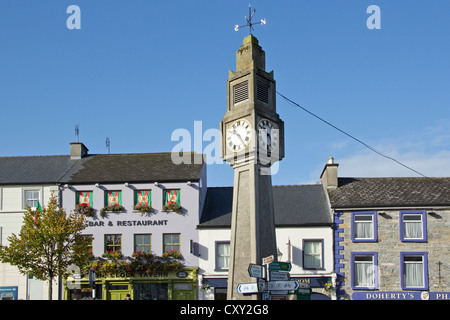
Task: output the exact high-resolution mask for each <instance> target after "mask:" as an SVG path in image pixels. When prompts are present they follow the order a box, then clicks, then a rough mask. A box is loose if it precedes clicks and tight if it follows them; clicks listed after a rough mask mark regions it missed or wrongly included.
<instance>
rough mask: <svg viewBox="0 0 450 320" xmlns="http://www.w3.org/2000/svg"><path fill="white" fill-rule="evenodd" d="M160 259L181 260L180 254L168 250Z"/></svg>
mask: <svg viewBox="0 0 450 320" xmlns="http://www.w3.org/2000/svg"><path fill="white" fill-rule="evenodd" d="M161 258H163V259H168V258H172V259H181V252H180V251H176V250H169V251H166V252H164V253H163V254H162V256H161Z"/></svg>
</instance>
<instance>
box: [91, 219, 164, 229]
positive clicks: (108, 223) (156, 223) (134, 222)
mask: <svg viewBox="0 0 450 320" xmlns="http://www.w3.org/2000/svg"><path fill="white" fill-rule="evenodd" d="M167 221H168V220H121V221H88V227H106V226H108V227H114V226H117V227H133V226H136V227H138V226H139V227H140V226H167Z"/></svg>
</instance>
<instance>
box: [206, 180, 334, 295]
mask: <svg viewBox="0 0 450 320" xmlns="http://www.w3.org/2000/svg"><path fill="white" fill-rule="evenodd" d="M273 194H274V206H275V226H276V238H277V250H278V257H277V258H278V261H284V262H290V263H291V265H292V269H291V271H290V277H291V280H296V281H298V282H301V283H305V284H306V285H307V286H309V287H310V288H311V290H312V295H311V299H313V300H316V299H317V300H318V299H335V296H334V293H332V292H331V291H330V292H327V291H326V290H325V288H324V287H325V283H331V284H334V283H335V278H336V275H335V273H334V271H333V268H334V260H333V230H332V223H331V221H332V220H331V219H332V218H331V211H330V209H329V206H328V200H327V195H326V192H325V190H324V188H323V186H322V185H303V186H301V185H298V186H276V187H274V188H273ZM232 196H233V188H231V187H228V188H227V187H225V188H208V192H207V196H206V203H205V207H204V211H203V214H202V219H201V223H200V224H199V226H198V229H199V243H200V249H199V282H200V283H199V293H198V297H199V299H205V300H214V299H225V298H226V290H227V285H228V284H227V279H228V261H229V260H228V258H229V243H230V226H231V205H232ZM255 281H256V279H255Z"/></svg>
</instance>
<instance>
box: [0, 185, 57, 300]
mask: <svg viewBox="0 0 450 320" xmlns="http://www.w3.org/2000/svg"><path fill="white" fill-rule="evenodd" d="M25 189H33V190H40V195H39V197H40V199H39V201H40V203H41V204H42V203H43V204H44V205H47V203H48V201H49V199H50V195H51V192H52V191H55V192H56V193H55V194H56V196H58V192H57V190H58V187H57V186H56V185H46V186H42V185H21V186H2V187H0V190H1V191H0V196H1V201H0V227H2V228H1V229H2V232H1V243H2V245H4V246H7V245H9V241H8V240H7V239H8V237H9V236H11V235H12V234H13V233H14V234H19V232H20V229H21V227H22V221H23V215H24V212H25V209H24V206H23V193H24V190H25ZM6 286H17V287H18V292H17V295H18V299H23V300H26V299H27V292H26V291H27V278H26V276H25V275H23V274H21V273H20V272H19V270H18V269H17V268H16V267H14V266H11V265H10V264H6V263H0V287H6ZM40 287H41V286H39V290H41V289H40ZM28 289H30V288H28ZM47 291H48V286H47V284H46V283H43V285H42V294H39V295H38V296H39V297H42V298H43V299H47V298H48V294H47ZM35 297H36V296H34V298H35ZM31 298H33V297H31ZM57 298H58V290H57V284H54V285H53V299H57Z"/></svg>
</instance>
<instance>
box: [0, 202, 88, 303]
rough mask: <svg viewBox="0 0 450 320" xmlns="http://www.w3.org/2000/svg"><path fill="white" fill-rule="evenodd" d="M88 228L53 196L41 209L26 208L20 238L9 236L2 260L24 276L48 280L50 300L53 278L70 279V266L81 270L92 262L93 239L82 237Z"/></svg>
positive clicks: (1, 255)
mask: <svg viewBox="0 0 450 320" xmlns="http://www.w3.org/2000/svg"><path fill="white" fill-rule="evenodd" d="M85 227H86V221H85V217H84V215H81V214H76V213H71V214H66V212H65V210H64V209H62V208H58V200H57V198H56V196H55V195H54V194H53V193H52V195H51V197H50V201H49V203H48V206H47V207H44V208H42V210H36V211H33V210H31V208H30V207H27V211H26V212H25V214H24V217H23V224H22V228H21V230H20V233H19V235H18V236H17V235H16V234H12V235H11V236H9V237H8V241H9V243H10V245H9V246H0V261H2V262H4V263H10V264H11V265H15V266H17V267H18V268H19V271H20V272H21V273H22V274H25V275H28V276H32V277H36V278H37V279H39V280H43V281H48V299H49V300H51V299H52V293H53V287H52V284H53V280H54V278H55V277H58V276H62V277H63V278H64V279H67V277H68V276H69V275H70V273H69V272H68V270H70V269H72V268H68V267H69V266H72V265H76V266H78V267H79V268H80V269H82V268H83V267H84V265H85V264H86V263H88V262H89V258H90V255H91V253H90V252H89V251H88V245H89V243H90V239H88V238H87V237H84V236H82V234H81V232H82V230H83V229H84V228H85Z"/></svg>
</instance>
